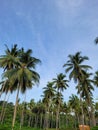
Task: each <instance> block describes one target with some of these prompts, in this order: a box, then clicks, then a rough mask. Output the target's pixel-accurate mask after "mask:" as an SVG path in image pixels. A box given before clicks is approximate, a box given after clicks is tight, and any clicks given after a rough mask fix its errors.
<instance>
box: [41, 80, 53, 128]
mask: <svg viewBox="0 0 98 130" xmlns="http://www.w3.org/2000/svg"><path fill="white" fill-rule="evenodd" d="M43 89H44V91H43V93H44V99H43V102H44V103H45V106H46V115H45V116H46V119H45V127H46V129H48V116H49V109H50V106H51V104H52V98H53V97H54V96H55V89H54V88H53V83H52V82H48V83H47V86H46V87H44V88H43Z"/></svg>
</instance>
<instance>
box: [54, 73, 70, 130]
mask: <svg viewBox="0 0 98 130" xmlns="http://www.w3.org/2000/svg"><path fill="white" fill-rule="evenodd" d="M65 78H66V76H65V75H64V74H63V73H60V74H58V75H57V78H53V84H54V87H55V88H56V89H57V92H58V94H62V92H63V91H64V89H67V87H68V84H67V83H68V80H66V79H65ZM60 101H61V100H59V102H58V110H57V117H56V129H58V121H59V111H60Z"/></svg>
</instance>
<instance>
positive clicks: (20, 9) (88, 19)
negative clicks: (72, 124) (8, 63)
mask: <svg viewBox="0 0 98 130" xmlns="http://www.w3.org/2000/svg"><path fill="white" fill-rule="evenodd" d="M97 36H98V0H94V1H92V0H21V1H20V0H0V55H1V54H3V53H4V50H5V46H4V44H7V45H8V46H9V47H11V46H12V44H15V43H16V44H18V47H19V48H21V47H24V48H25V49H26V50H27V49H29V48H30V49H32V50H33V55H34V56H35V57H37V58H39V59H40V60H41V61H42V64H41V65H39V66H38V67H37V69H36V71H38V72H39V73H40V76H41V78H40V84H39V87H36V86H34V87H33V89H32V90H28V91H27V99H26V100H27V101H29V100H30V99H32V98H34V99H35V101H38V100H39V99H40V95H42V88H43V87H45V86H46V84H47V82H48V81H51V80H52V78H54V77H56V75H57V74H59V73H60V72H62V73H64V68H63V67H62V66H63V64H64V63H66V61H67V60H68V57H67V56H68V55H69V54H75V53H76V52H77V51H81V52H82V53H81V54H82V55H83V56H84V55H86V56H88V57H89V61H87V62H86V63H87V64H89V65H91V66H92V67H93V70H92V72H95V71H96V70H98V60H97V59H98V55H97V54H98V46H96V45H94V39H95V38H96V37H97ZM1 71H2V70H1ZM74 88H75V84H74V83H73V82H70V87H69V88H68V89H67V90H65V91H64V93H63V94H64V100H68V98H69V96H70V95H71V94H72V93H74V94H76V90H75V89H74ZM97 93H98V88H97V89H96V88H95V91H94V99H96V98H98V94H97ZM20 96H21V100H23V98H24V96H22V95H20ZM14 100H15V93H14V94H13V95H12V96H11V97H10V101H13V102H14Z"/></svg>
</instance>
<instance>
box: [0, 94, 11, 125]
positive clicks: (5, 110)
mask: <svg viewBox="0 0 98 130" xmlns="http://www.w3.org/2000/svg"><path fill="white" fill-rule="evenodd" d="M9 97H10V93H9V95H8V98H7V102H6V104H5V107H4V110H3V115H2V119H1V124H3V120H4V116H5V112H6V108H7V103H8V100H9Z"/></svg>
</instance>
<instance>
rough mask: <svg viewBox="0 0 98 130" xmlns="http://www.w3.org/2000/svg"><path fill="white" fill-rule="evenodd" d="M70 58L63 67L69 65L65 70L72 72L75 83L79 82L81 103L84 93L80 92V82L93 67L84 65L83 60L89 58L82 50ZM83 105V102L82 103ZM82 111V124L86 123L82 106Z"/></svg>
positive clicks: (70, 77)
mask: <svg viewBox="0 0 98 130" xmlns="http://www.w3.org/2000/svg"><path fill="white" fill-rule="evenodd" d="M68 57H69V60H68V61H67V63H66V64H64V65H63V67H67V68H66V69H65V72H66V73H67V72H70V74H69V79H70V80H71V79H73V80H74V81H75V83H78V91H79V94H80V103H81V102H82V95H81V93H80V86H79V84H80V83H82V82H83V80H84V75H85V74H86V72H87V70H88V69H90V68H91V67H90V66H88V65H84V64H83V62H84V61H85V60H88V57H87V56H81V52H77V53H76V54H75V55H69V56H68ZM80 105H82V104H80ZM81 111H82V116H83V117H82V124H83V125H84V114H83V108H82V106H81Z"/></svg>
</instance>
